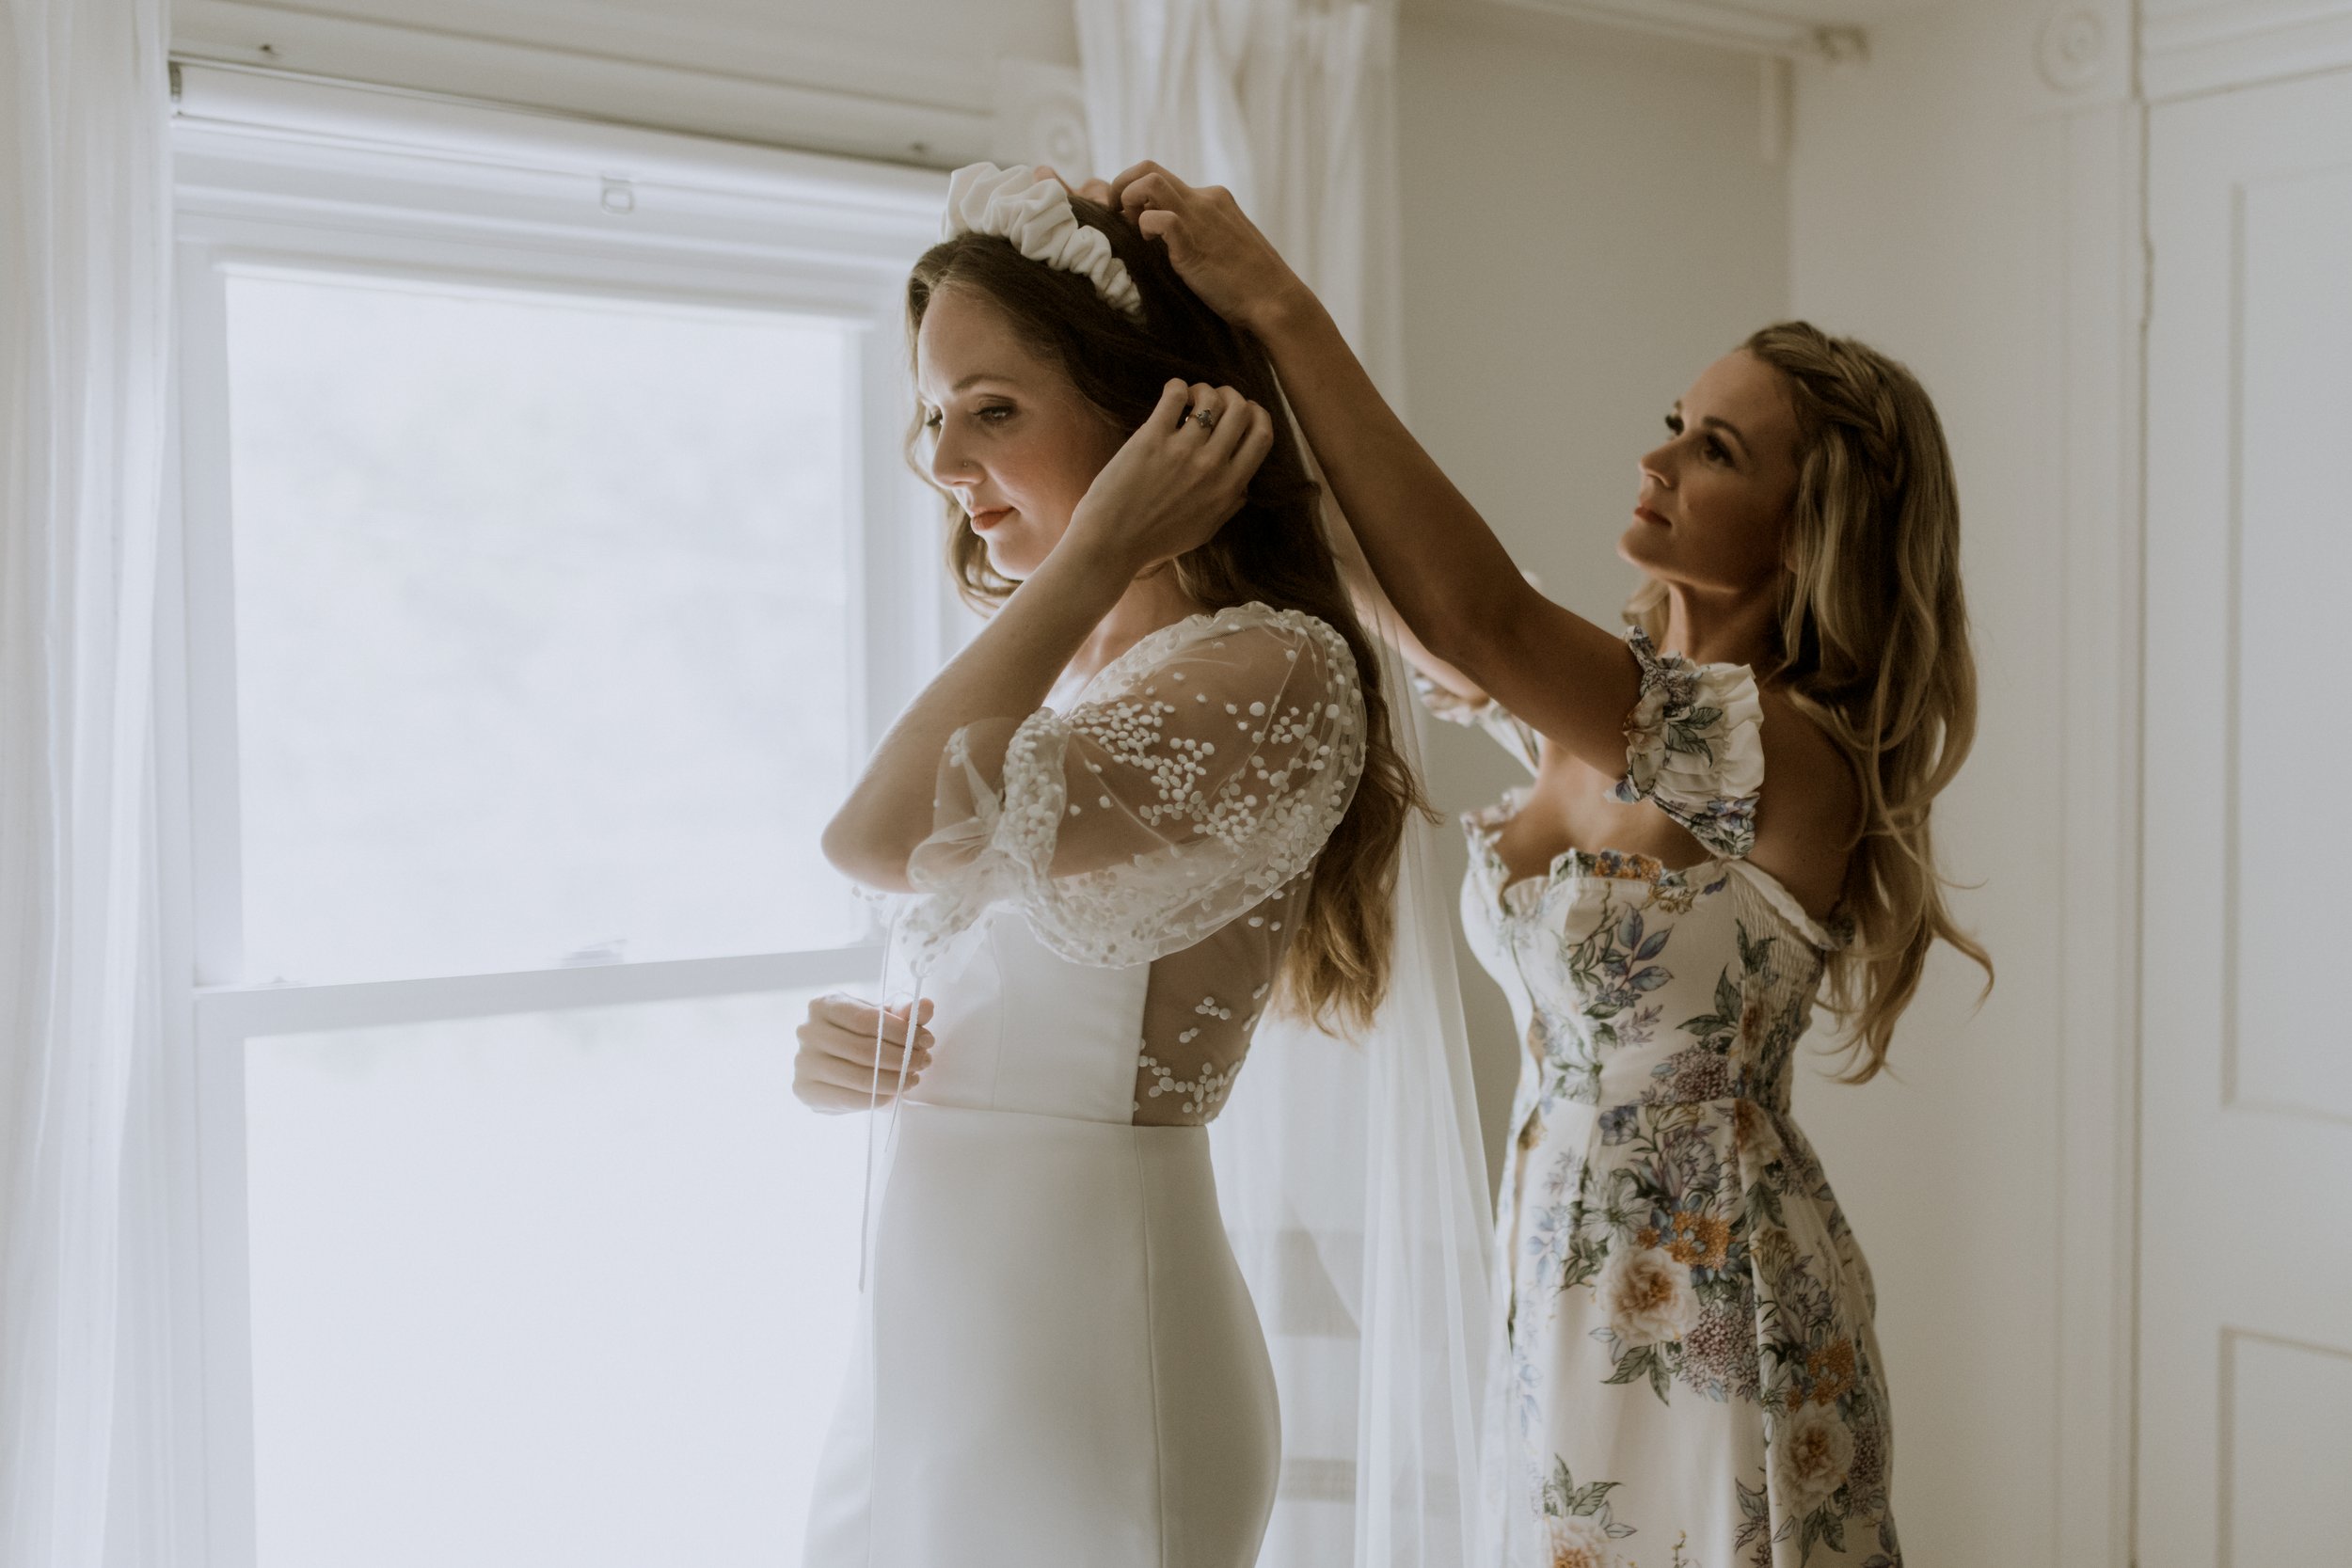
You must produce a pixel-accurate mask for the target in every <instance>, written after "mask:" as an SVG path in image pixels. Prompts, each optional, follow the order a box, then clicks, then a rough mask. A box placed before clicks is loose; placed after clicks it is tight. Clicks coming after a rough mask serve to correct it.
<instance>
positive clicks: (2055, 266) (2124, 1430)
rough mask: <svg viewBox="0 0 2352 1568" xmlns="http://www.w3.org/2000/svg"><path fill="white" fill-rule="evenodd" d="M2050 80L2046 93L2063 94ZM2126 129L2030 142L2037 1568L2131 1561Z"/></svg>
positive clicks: (2132, 1069) (2130, 180)
mask: <svg viewBox="0 0 2352 1568" xmlns="http://www.w3.org/2000/svg"><path fill="white" fill-rule="evenodd" d="M2072 12H2073V8H2071V7H2070V8H2062V9H2061V10H2060V11H2058V12H2057V13H2054V14H2055V15H2056V16H2058V17H2064V16H2067V15H2070V14H2072ZM2056 25H2064V24H2054V26H2056ZM2110 26H2112V24H2110ZM2043 38H2044V40H2045V42H2044V46H2043V47H2044V51H2045V54H2046V52H2047V47H2048V45H2047V42H2046V40H2048V38H2049V31H2048V30H2045V32H2044V35H2043ZM2115 41H2116V39H2115V37H2114V36H2113V35H2112V34H2111V33H2110V35H2109V36H2108V38H2107V42H2108V44H2109V46H2110V48H2109V52H2111V53H2115V54H2121V53H2122V50H2120V49H2114V48H2113V47H2112V46H2113V44H2114V43H2115ZM2075 64H2076V65H2077V66H2078V67H2082V68H2085V69H2089V68H2090V67H2089V63H2088V62H2081V61H2077V62H2075ZM2044 74H2045V76H2046V75H2048V72H2047V71H2045V72H2044ZM2073 79H2074V73H2073V72H2072V71H2059V72H2058V81H2056V82H2054V83H2053V86H2054V87H2061V90H2063V85H2064V84H2066V83H2069V82H2071V81H2072V80H2073ZM2146 121H2147V109H2146V105H2145V104H2144V103H2141V102H2139V101H2138V100H2137V98H2136V97H2134V96H2131V95H2129V94H2128V92H2126V93H2124V94H2122V95H2118V96H2110V97H2106V98H2105V99H2104V101H2102V102H2096V103H2084V104H2081V105H2078V106H2074V107H2070V108H2067V109H2065V110H2063V111H2062V112H2058V113H2055V114H2053V115H2051V116H2049V117H2048V119H2047V120H2046V121H2045V126H2046V130H2045V133H2044V134H2045V136H2046V138H2047V139H2046V140H2045V142H2044V147H2045V149H2046V150H2045V153H2044V163H2045V168H2046V170H2047V173H2046V174H2045V177H2044V181H2043V192H2044V194H2043V198H2042V214H2043V216H2042V229H2043V230H2044V232H2045V233H2046V234H2047V235H2048V236H2049V238H2048V241H2047V243H2046V248H2045V251H2044V263H2043V283H2042V291H2041V293H2042V315H2043V324H2044V328H2045V330H2044V333H2043V341H2045V342H2046V343H2047V344H2048V345H2049V347H2048V351H2047V352H2048V354H2049V356H2050V357H2049V358H2048V359H2047V360H2046V361H2045V362H2044V366H2043V372H2042V374H2043V377H2044V384H2045V385H2047V386H2049V387H2050V388H2053V390H2052V393H2051V403H2052V404H2053V406H2052V408H2051V416H2052V421H2053V424H2054V426H2055V429H2056V432H2057V436H2056V439H2055V442H2054V449H2055V450H2054V451H2053V452H2052V461H2053V465H2054V467H2055V469H2056V471H2055V473H2054V474H2053V475H2052V476H2051V477H2052V483H2053V485H2054V488H2055V489H2056V492H2057V494H2058V498H2059V506H2060V517H2061V521H2062V529H2061V533H2060V540H2059V551H2060V556H2059V560H2060V567H2059V569H2060V572H2061V574H2062V578H2063V583H2064V589H2063V603H2064V605H2065V607H2066V624H2065V626H2064V629H2063V633H2062V637H2063V641H2062V648H2063V659H2064V669H2063V675H2062V684H2061V693H2060V705H2061V712H2062V714H2063V720H2062V725H2061V734H2062V736H2063V741H2062V749H2061V751H2060V753H2059V758H2058V767H2059V788H2060V822H2061V838H2060V844H2061V862H2060V872H2059V879H2060V902H2061V910H2060V919H2059V922H2058V929H2059V931H2060V933H2061V935H2060V941H2061V942H2062V944H2063V946H2064V952H2063V954H2062V955H2061V957H2060V959H2059V962H2058V975H2059V982H2058V983H2059V1015H2058V1017H2059V1030H2060V1034H2059V1038H2060V1041H2061V1049H2060V1051H2059V1053H2058V1063H2057V1074H2056V1076H2057V1083H2056V1089H2057V1093H2058V1126H2059V1128H2060V1130H2061V1131H2060V1136H2059V1141H2058V1148H2057V1151H2056V1153H2057V1170H2056V1173H2055V1174H2056V1177H2057V1185H2058V1236H2057V1243H2058V1246H2057V1256H2056V1257H2055V1258H2054V1259H2052V1260H2051V1261H2052V1277H2053V1278H2054V1279H2055V1280H2056V1281H2057V1286H2058V1344H2057V1346H2056V1355H2055V1360H2054V1365H2053V1369H2052V1370H2053V1375H2054V1389H2055V1394H2056V1411H2055V1414H2056V1418H2057V1426H2056V1439H2057V1440H2056V1445H2055V1458H2056V1462H2057V1476H2056V1481H2057V1499H2056V1500H2057V1514H2056V1518H2055V1519H2054V1520H2053V1533H2054V1539H2053V1543H2052V1545H2053V1551H2052V1556H2051V1559H2050V1560H2052V1561H2055V1562H2063V1563H2068V1564H2079V1565H2082V1568H2129V1564H2130V1563H2131V1562H2132V1560H2133V1541H2132V1485H2133V1470H2132V1463H2133V1454H2134V1451H2135V1439H2134V1423H2135V1421H2136V1419H2137V1402H2136V1398H2135V1393H2134V1386H2135V1385H2134V1378H2135V1375H2136V1361H2135V1354H2134V1351H2135V1345H2136V1342H2137V1339H2136V1333H2135V1323H2136V1320H2137V1279H2138V1267H2139V1260H2138V1248H2137V1215H2138V1174H2137V1173H2138V1160H2139V1154H2138V1145H2139V1130H2138V1129H2139V1117H2138V1099H2139V1078H2138V1073H2139V1053H2140V1044H2139V1015H2138V1006H2137V999H2138V994H2139V986H2138V974H2139V898H2140V872H2141V860H2140V825H2139V798H2140V785H2139V760H2138V759H2139V751H2140V747H2139V724H2140V711H2141V685H2142V675H2141V659H2140V649H2141V639H2142V636H2143V626H2142V616H2141V610H2140V602H2141V593H2140V558H2141V553H2142V539H2143V534H2144V531H2145V527H2146V519H2145V507H2144V504H2143V498H2144V489H2145V486H2144V482H2143V478H2142V467H2143V461H2142V460H2143V425H2144V408H2145V404H2146V391H2145V385H2144V381H2145V376H2144V362H2145V346H2144V345H2145V336H2146V327H2147V241H2146V233H2147V202H2146V195H2145V179H2144V173H2143V170H2144V165H2145V152H2144V138H2145V128H2146Z"/></svg>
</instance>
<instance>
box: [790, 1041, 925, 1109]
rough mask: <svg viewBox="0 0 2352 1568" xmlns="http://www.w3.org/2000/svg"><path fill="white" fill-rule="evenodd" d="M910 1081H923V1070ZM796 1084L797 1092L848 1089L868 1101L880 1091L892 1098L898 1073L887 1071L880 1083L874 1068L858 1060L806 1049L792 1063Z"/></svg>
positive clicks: (885, 1097)
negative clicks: (877, 1083)
mask: <svg viewBox="0 0 2352 1568" xmlns="http://www.w3.org/2000/svg"><path fill="white" fill-rule="evenodd" d="M906 1081H907V1084H908V1085H909V1086H912V1085H916V1084H919V1083H921V1082H922V1081H923V1075H922V1074H921V1073H919V1072H910V1073H908V1074H907V1076H906ZM792 1087H793V1090H794V1092H796V1093H797V1092H799V1091H800V1090H801V1089H803V1088H804V1087H805V1088H818V1087H821V1088H834V1089H848V1090H850V1091H852V1092H854V1093H855V1094H856V1095H857V1097H858V1098H859V1099H860V1100H866V1099H867V1098H869V1096H871V1095H873V1094H880V1095H881V1097H882V1099H884V1100H888V1099H889V1098H890V1097H891V1096H893V1095H895V1094H897V1093H898V1074H897V1073H895V1072H889V1071H885V1072H884V1073H883V1074H882V1083H881V1084H880V1085H876V1084H875V1082H874V1069H872V1068H871V1067H861V1066H859V1065H858V1064H857V1063H855V1062H845V1061H843V1060H842V1059H841V1058H840V1057H838V1056H826V1055H822V1054H818V1053H813V1052H803V1053H802V1054H801V1055H800V1056H799V1057H798V1058H797V1059H796V1060H795V1061H794V1062H793V1064H792Z"/></svg>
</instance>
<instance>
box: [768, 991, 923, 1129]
mask: <svg viewBox="0 0 2352 1568" xmlns="http://www.w3.org/2000/svg"><path fill="white" fill-rule="evenodd" d="M930 1016H931V1005H930V1002H929V1001H926V1002H925V1003H924V1004H923V1010H922V1016H921V1018H919V1019H918V1020H916V1021H915V1024H914V1060H913V1061H912V1062H909V1061H908V1060H907V1010H906V1008H905V1007H903V1006H898V1007H893V1008H890V1009H889V1013H888V1022H883V1021H882V1009H880V1008H878V1007H876V1006H874V1005H873V1004H872V1003H870V1002H861V1001H859V1000H858V999H857V998H856V997H854V996H842V995H839V994H835V995H832V996H820V997H818V998H817V1000H816V1001H814V1002H811V1003H810V1004H809V1005H808V1022H805V1023H803V1024H802V1025H801V1027H800V1037H801V1053H800V1054H799V1055H798V1056H796V1057H794V1058H793V1061H792V1093H793V1094H794V1096H796V1097H797V1098H798V1099H799V1100H800V1101H801V1103H802V1104H803V1105H806V1106H807V1107H808V1108H809V1109H811V1110H813V1111H821V1112H823V1113H824V1114H825V1115H827V1116H838V1115H840V1114H841V1113H842V1112H844V1111H863V1110H865V1109H866V1107H867V1106H869V1105H887V1104H889V1103H890V1102H891V1101H893V1100H895V1099H897V1098H898V1087H899V1085H898V1071H899V1068H900V1067H901V1065H904V1066H905V1068H906V1074H907V1077H906V1081H907V1085H909V1086H912V1085H915V1084H919V1083H921V1082H922V1081H923V1069H925V1068H927V1067H929V1066H930V1063H931V1032H930V1030H929V1029H926V1028H924V1027H923V1026H922V1025H923V1024H924V1023H926V1022H930ZM877 1025H880V1027H881V1033H882V1056H881V1063H882V1087H881V1095H880V1097H879V1098H876V1097H875V1092H874V1091H875V1085H874V1067H875V1053H874V1036H875V1031H876V1027H877Z"/></svg>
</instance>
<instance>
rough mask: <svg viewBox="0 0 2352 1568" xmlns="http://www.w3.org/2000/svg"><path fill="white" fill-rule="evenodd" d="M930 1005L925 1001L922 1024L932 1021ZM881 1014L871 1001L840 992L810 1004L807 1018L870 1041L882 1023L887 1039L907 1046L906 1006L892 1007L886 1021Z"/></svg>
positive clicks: (884, 1037) (902, 1004) (883, 1034)
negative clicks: (863, 1036) (862, 1035)
mask: <svg viewBox="0 0 2352 1568" xmlns="http://www.w3.org/2000/svg"><path fill="white" fill-rule="evenodd" d="M931 1006H932V1004H931V1002H930V999H929V998H926V999H925V1000H924V1002H923V1007H922V1014H921V1021H928V1020H929V1019H930V1016H931ZM888 1014H889V1017H888V1021H887V1022H883V1020H882V1009H880V1008H877V1007H876V1006H874V1004H872V1003H871V1002H866V1001H863V1000H861V999H860V998H858V997H854V996H844V995H842V994H841V993H840V992H838V991H834V992H830V993H828V994H826V995H824V996H820V997H818V998H817V999H816V1000H815V1001H813V1002H811V1003H810V1004H809V1005H808V1016H809V1018H810V1020H811V1021H812V1022H823V1023H830V1024H832V1025H833V1026H834V1028H836V1029H847V1030H849V1031H850V1032H851V1033H852V1034H859V1033H862V1034H864V1035H865V1037H866V1039H867V1041H868V1042H871V1041H872V1039H873V1038H874V1034H875V1029H876V1026H877V1025H878V1024H879V1025H880V1026H881V1032H882V1038H883V1039H884V1040H886V1041H888V1042H890V1043H892V1044H896V1045H904V1044H905V1043H906V1038H907V1009H906V1004H904V1003H899V1004H898V1005H897V1006H893V1007H891V1008H889V1009H888Z"/></svg>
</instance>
